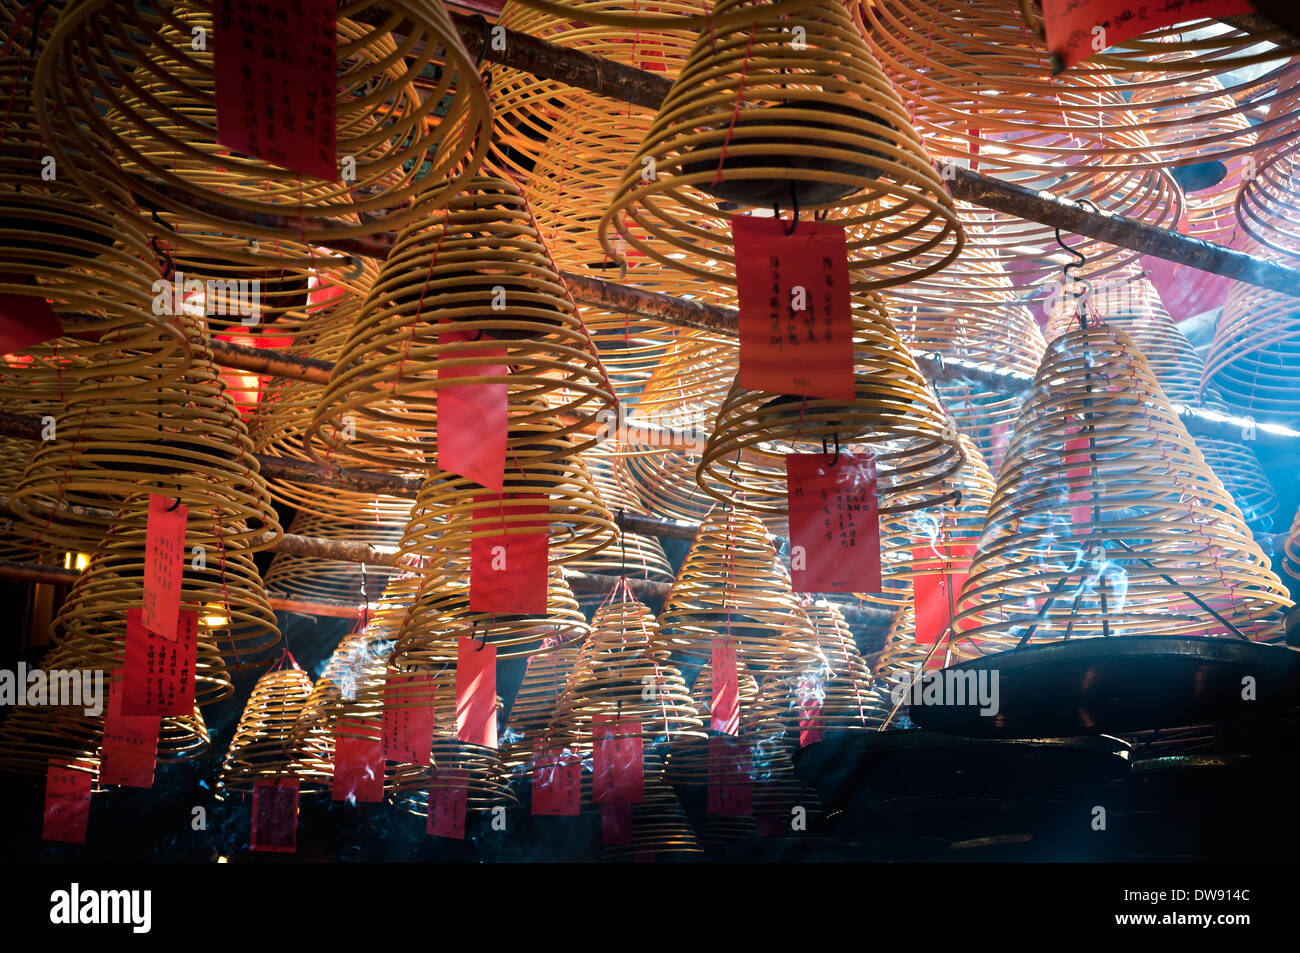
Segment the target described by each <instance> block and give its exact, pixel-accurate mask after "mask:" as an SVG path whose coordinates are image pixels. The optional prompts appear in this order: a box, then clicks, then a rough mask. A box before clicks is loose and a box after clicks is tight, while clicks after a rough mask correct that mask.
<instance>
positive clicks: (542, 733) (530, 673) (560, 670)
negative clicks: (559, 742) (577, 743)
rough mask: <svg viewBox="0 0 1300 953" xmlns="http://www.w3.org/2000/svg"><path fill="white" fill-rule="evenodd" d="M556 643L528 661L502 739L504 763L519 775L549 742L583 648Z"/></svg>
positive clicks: (569, 642)
mask: <svg viewBox="0 0 1300 953" xmlns="http://www.w3.org/2000/svg"><path fill="white" fill-rule="evenodd" d="M552 642H553V644H551V645H544V646H543V648H542V650H541V651H540V652H537V653H535V654H534V655H530V656H529V657H528V666H527V668H526V669H525V670H524V677H523V679H522V680H521V681H520V683H519V690H518V691H517V692H515V700H514V702H513V703H512V704H511V705H510V714H509V716H508V717H507V718H506V725H505V730H504V731H503V732H502V735H501V757H502V760H503V761H504V762H505V763H506V766H507V767H509V768H510V770H511V771H513V772H516V773H519V772H522V771H524V770H526V769H529V768H531V766H532V764H533V749H534V746H535V745H536V744H537V743H538V742H544V741H546V739H547V729H548V728H549V727H550V724H551V720H552V719H553V718H554V717H555V711H556V706H558V705H559V703H560V699H561V698H562V697H563V695H564V690H565V688H566V687H567V686H568V684H569V674H570V673H571V672H572V671H573V663H574V662H576V661H577V660H578V652H579V650H580V649H581V647H582V643H581V642H580V641H579V640H577V639H566V640H564V641H560V640H559V639H554V640H552Z"/></svg>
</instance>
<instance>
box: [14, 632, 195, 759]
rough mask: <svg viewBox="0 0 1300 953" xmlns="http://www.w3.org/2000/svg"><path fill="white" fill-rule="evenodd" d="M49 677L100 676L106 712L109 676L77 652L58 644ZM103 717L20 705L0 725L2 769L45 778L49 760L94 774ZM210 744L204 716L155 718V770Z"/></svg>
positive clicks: (48, 661)
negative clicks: (82, 767) (64, 673)
mask: <svg viewBox="0 0 1300 953" xmlns="http://www.w3.org/2000/svg"><path fill="white" fill-rule="evenodd" d="M41 667H42V669H44V670H45V671H46V672H47V673H48V672H54V671H78V670H79V671H78V674H80V675H82V676H83V677H85V676H87V675H89V676H90V677H93V675H94V673H96V672H102V674H103V676H104V680H103V692H102V695H101V698H100V704H101V705H102V706H103V708H104V712H107V710H108V693H109V691H110V690H111V688H110V682H111V673H110V672H107V671H103V669H102V668H101V667H100V666H99V665H98V664H96V663H93V662H91V661H90V660H87V659H83V658H81V657H80V656H78V655H77V654H76V653H74V652H71V651H69V650H67V649H66V648H62V647H59V646H56V647H55V648H53V649H52V650H51V651H50V652H49V653H48V654H47V655H46V656H45V657H44V658H43V659H42V660H41ZM104 722H105V714H104V713H100V714H98V715H87V714H86V713H85V706H84V705H83V706H82V707H77V706H75V705H74V706H71V707H66V706H60V705H18V706H15V707H14V709H13V710H12V711H11V712H9V714H8V715H7V716H6V717H5V719H4V721H3V722H0V770H4V771H10V772H14V773H17V774H25V775H32V776H39V777H44V776H45V772H46V770H47V768H48V766H49V761H50V759H51V758H59V759H60V760H65V761H70V762H71V761H75V762H78V763H80V764H83V765H85V766H86V767H87V769H93V770H95V771H98V767H99V764H100V761H101V760H102V747H101V746H102V744H103V738H104ZM210 744H211V741H210V738H209V736H208V729H207V725H206V724H205V723H204V721H203V715H202V714H201V713H200V712H199V709H198V708H197V707H196V708H195V709H194V713H193V714H192V715H164V716H161V717H160V719H159V726H158V748H157V761H158V765H159V767H164V766H166V765H168V764H174V763H177V762H180V761H188V760H190V759H193V758H198V757H202V756H203V755H206V754H207V753H208V749H209V747H210Z"/></svg>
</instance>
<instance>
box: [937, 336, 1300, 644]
mask: <svg viewBox="0 0 1300 953" xmlns="http://www.w3.org/2000/svg"><path fill="white" fill-rule="evenodd" d="M1072 497H1073V498H1072ZM1189 593H1190V594H1192V595H1195V596H1196V597H1198V598H1199V599H1201V600H1202V601H1203V602H1205V603H1206V604H1208V605H1210V606H1211V607H1213V608H1214V610H1215V611H1216V612H1217V613H1218V614H1219V615H1220V616H1221V617H1222V618H1223V619H1225V620H1226V621H1227V622H1228V623H1230V624H1231V625H1233V626H1235V627H1237V629H1239V630H1240V631H1241V633H1242V634H1244V635H1245V636H1246V637H1248V638H1251V639H1254V640H1257V641H1272V640H1275V639H1278V638H1280V637H1281V616H1282V613H1283V611H1284V610H1285V609H1286V608H1288V607H1289V606H1290V605H1291V600H1290V598H1289V597H1288V596H1287V594H1286V591H1285V589H1283V588H1282V586H1281V583H1280V582H1279V580H1278V578H1277V576H1276V575H1275V574H1274V573H1273V572H1272V571H1271V570H1270V569H1269V564H1268V560H1267V559H1266V558H1265V556H1264V554H1263V553H1262V552H1261V551H1260V549H1259V546H1258V544H1256V543H1255V541H1254V539H1253V538H1252V537H1251V535H1250V532H1249V531H1248V530H1247V529H1246V526H1245V522H1244V520H1243V518H1242V516H1241V512H1240V510H1238V509H1237V506H1236V504H1235V503H1234V502H1233V500H1232V498H1231V496H1230V495H1229V494H1228V492H1227V491H1226V490H1225V489H1224V488H1223V484H1222V483H1220V482H1219V480H1218V478H1217V477H1215V476H1214V474H1213V473H1212V472H1211V471H1210V469H1209V467H1208V466H1207V465H1206V463H1205V460H1204V457H1203V456H1202V455H1201V452H1200V450H1198V449H1197V447H1196V444H1195V442H1194V441H1193V440H1192V438H1191V437H1190V436H1189V435H1188V433H1187V430H1186V428H1185V427H1184V426H1183V424H1182V421H1181V420H1180V419H1179V417H1178V415H1177V413H1176V412H1175V411H1174V410H1173V408H1172V407H1171V406H1170V405H1169V402H1168V400H1167V399H1166V398H1165V396H1164V394H1163V393H1162V392H1161V390H1160V385H1159V384H1158V383H1157V382H1156V379H1155V376H1154V375H1153V374H1152V372H1151V368H1150V366H1149V365H1148V364H1147V362H1146V360H1145V358H1143V357H1142V354H1141V353H1140V352H1139V351H1138V349H1137V347H1136V346H1135V345H1134V344H1133V342H1132V341H1131V340H1130V339H1129V337H1128V336H1127V335H1126V334H1124V332H1122V331H1120V330H1118V329H1116V328H1113V327H1110V326H1107V325H1101V326H1097V327H1086V328H1078V329H1076V330H1074V331H1070V332H1068V333H1066V334H1063V335H1061V336H1060V337H1058V338H1056V340H1055V341H1053V342H1052V343H1051V344H1050V345H1049V346H1048V351H1047V357H1046V359H1045V360H1044V362H1043V366H1042V367H1041V368H1040V369H1039V372H1038V375H1037V377H1036V379H1035V382H1034V390H1033V393H1032V395H1031V396H1030V398H1029V400H1028V401H1027V402H1026V404H1025V407H1024V411H1023V415H1022V417H1021V419H1020V421H1019V422H1018V424H1017V426H1016V431H1015V434H1014V436H1013V437H1012V442H1011V448H1010V450H1009V452H1008V456H1007V461H1006V463H1005V464H1004V465H1003V468H1002V472H1001V474H1000V475H999V477H998V484H997V490H996V492H995V493H994V497H993V501H992V503H991V504H990V507H989V512H988V517H987V519H986V521H985V525H984V532H983V533H982V535H981V538H980V545H979V548H978V549H977V551H976V553H975V557H974V560H973V562H972V565H971V572H970V576H969V577H968V579H967V581H966V584H965V587H964V588H963V590H962V595H961V600H960V607H961V611H960V612H959V613H958V615H957V617H956V619H955V620H954V626H955V627H956V628H958V629H959V630H963V631H960V632H959V635H958V637H957V638H956V639H955V641H954V645H953V648H954V651H955V652H956V653H957V654H958V655H959V656H961V657H970V656H974V655H978V654H981V653H986V652H998V651H1004V650H1008V649H1014V648H1015V647H1016V646H1017V645H1019V644H1021V643H1022V642H1023V643H1024V644H1037V643H1041V642H1046V641H1054V640H1060V639H1064V638H1080V637H1090V636H1101V635H1119V636H1123V635H1157V634H1158V635H1184V636H1192V635H1224V634H1225V629H1226V626H1225V625H1223V624H1222V623H1221V622H1219V621H1218V620H1216V619H1215V618H1214V617H1213V616H1212V615H1211V614H1210V613H1208V612H1206V611H1205V610H1204V609H1203V608H1201V607H1200V606H1198V605H1197V604H1195V602H1194V601H1193V600H1192V599H1191V598H1190V597H1189V595H1188V594H1189ZM1031 628H1032V632H1031V631H1030V629H1031Z"/></svg>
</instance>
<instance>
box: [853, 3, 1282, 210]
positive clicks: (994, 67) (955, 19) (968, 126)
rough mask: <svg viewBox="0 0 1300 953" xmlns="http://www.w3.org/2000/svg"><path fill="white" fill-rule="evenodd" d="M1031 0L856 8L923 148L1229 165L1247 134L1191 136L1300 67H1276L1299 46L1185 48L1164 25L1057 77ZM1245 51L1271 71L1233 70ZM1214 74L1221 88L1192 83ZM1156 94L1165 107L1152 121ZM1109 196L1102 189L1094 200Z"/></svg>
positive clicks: (1235, 32) (986, 155)
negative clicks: (948, 140) (1037, 148)
mask: <svg viewBox="0 0 1300 953" xmlns="http://www.w3.org/2000/svg"><path fill="white" fill-rule="evenodd" d="M1024 6H1025V5H1023V4H1020V3H1019V2H1018V0H958V2H955V3H938V2H936V0H885V2H882V3H864V2H860V3H858V4H857V8H858V11H859V13H860V15H861V18H862V23H863V35H864V37H865V39H866V41H867V43H868V44H869V45H870V46H871V49H872V51H873V52H874V53H875V54H876V56H877V57H878V58H879V60H880V61H881V64H882V65H883V66H884V68H885V69H886V71H887V72H889V73H890V75H891V76H892V77H893V79H894V82H895V84H896V85H897V86H898V89H899V94H900V97H901V98H902V100H903V102H904V103H906V104H907V105H908V107H909V108H911V109H912V110H913V118H914V122H915V124H916V127H917V129H918V131H919V132H920V133H921V135H922V136H925V137H926V141H927V144H929V143H930V141H931V134H932V133H942V134H944V135H948V136H951V137H954V138H956V139H959V140H960V141H961V142H962V144H963V145H962V147H961V149H962V153H963V154H965V155H969V156H972V157H976V156H977V157H978V158H979V161H980V162H981V164H985V163H989V164H990V165H989V167H990V168H993V167H997V166H998V165H999V164H1002V165H1004V166H1006V165H1011V164H1013V163H1017V162H1024V161H1025V156H1026V155H1027V154H1029V153H1030V152H1031V151H1032V150H1031V149H1030V147H1031V146H1032V145H1033V144H1035V143H1039V142H1046V141H1053V143H1054V144H1053V149H1054V151H1055V152H1056V153H1057V155H1058V156H1059V157H1060V158H1062V159H1064V160H1065V161H1066V162H1067V163H1068V162H1072V161H1074V159H1075V158H1076V157H1083V158H1084V159H1085V160H1086V161H1089V162H1093V163H1099V164H1102V165H1111V166H1114V167H1118V168H1134V169H1138V168H1146V169H1156V168H1163V167H1166V166H1168V165H1170V164H1174V163H1180V162H1184V161H1205V160H1208V159H1224V158H1225V157H1227V156H1231V155H1234V154H1241V153H1244V152H1248V151H1250V150H1252V149H1253V148H1254V147H1255V145H1256V144H1255V142H1252V141H1251V139H1250V137H1248V136H1244V135H1242V134H1241V131H1240V130H1229V131H1228V132H1227V133H1226V134H1225V133H1224V132H1223V131H1222V130H1219V129H1217V128H1215V127H1214V126H1212V125H1206V126H1205V128H1206V129H1207V133H1208V132H1210V131H1211V130H1212V131H1213V132H1214V135H1207V136H1205V137H1204V138H1202V137H1201V136H1200V135H1199V134H1191V135H1189V134H1188V130H1189V129H1197V128H1198V127H1201V126H1202V125H1203V124H1211V123H1214V122H1216V121H1218V120H1220V119H1221V117H1222V116H1223V114H1224V111H1225V109H1230V110H1231V111H1240V112H1243V113H1247V112H1252V111H1254V110H1256V109H1261V108H1267V106H1268V104H1269V103H1270V102H1271V101H1272V99H1273V98H1274V97H1276V96H1277V84H1278V83H1284V84H1285V82H1286V79H1287V77H1289V76H1293V75H1295V74H1296V71H1297V67H1296V66H1293V65H1289V64H1287V63H1286V62H1280V61H1285V60H1287V59H1288V58H1290V57H1291V56H1293V55H1294V44H1293V43H1285V44H1283V45H1282V46H1277V47H1261V46H1256V45H1255V44H1256V43H1257V42H1258V41H1257V39H1256V38H1254V37H1252V36H1251V34H1250V33H1248V32H1246V31H1244V30H1239V29H1236V28H1227V27H1223V26H1220V27H1219V28H1218V30H1219V32H1218V34H1217V35H1214V36H1204V37H1203V38H1202V39H1200V40H1196V41H1190V42H1186V43H1179V42H1177V41H1176V37H1177V36H1178V34H1179V32H1180V31H1179V30H1178V29H1176V28H1169V29H1166V30H1163V31H1158V32H1156V33H1153V34H1149V35H1148V36H1147V37H1145V38H1143V39H1142V40H1129V41H1127V42H1126V43H1123V44H1119V45H1117V46H1116V47H1115V48H1114V49H1113V50H1112V51H1110V52H1108V53H1105V54H1102V55H1098V56H1092V57H1090V58H1089V59H1088V60H1087V61H1086V62H1083V63H1079V64H1076V65H1075V66H1073V67H1072V68H1071V69H1069V70H1067V71H1065V72H1064V73H1060V74H1056V75H1053V73H1052V70H1051V54H1050V53H1049V51H1048V49H1047V45H1046V43H1045V42H1044V41H1043V39H1041V35H1040V34H1038V33H1036V32H1035V31H1034V30H1031V29H1029V28H1027V26H1026V23H1025V20H1024V16H1023V14H1022V9H1023V8H1024ZM1200 22H1201V23H1202V24H1204V23H1206V22H1208V21H1200ZM1183 29H1184V30H1185V29H1186V26H1185V25H1184V27H1183ZM1242 52H1248V53H1249V58H1251V59H1254V60H1255V61H1256V62H1260V63H1262V62H1265V61H1273V62H1274V63H1275V65H1273V66H1272V67H1271V68H1270V69H1268V70H1266V71H1264V72H1263V75H1260V73H1261V71H1260V70H1258V69H1256V70H1250V71H1247V72H1245V73H1241V74H1234V73H1233V72H1232V71H1233V70H1235V69H1237V68H1238V67H1239V66H1240V65H1242V63H1243V62H1244V61H1242V60H1240V59H1237V54H1239V53H1242ZM1234 60H1236V65H1233V64H1234ZM1190 74H1194V75H1190ZM1210 77H1214V78H1219V79H1221V80H1222V82H1223V85H1220V86H1217V87H1216V86H1212V85H1209V84H1205V85H1200V84H1198V85H1195V86H1191V85H1187V81H1188V80H1202V81H1203V80H1205V79H1207V78H1210ZM1225 96H1227V97H1229V98H1230V100H1231V101H1232V102H1234V103H1235V104H1236V108H1235V109H1231V107H1228V106H1227V105H1226V104H1225V102H1224V99H1223V97H1225ZM1153 102H1162V103H1167V104H1168V107H1167V108H1166V109H1163V110H1161V112H1160V114H1158V115H1156V116H1152V115H1151V111H1150V106H1149V105H1148V104H1150V103H1153ZM1255 131H1256V134H1257V136H1258V137H1259V141H1260V142H1261V143H1262V142H1264V141H1268V140H1269V139H1274V138H1285V137H1286V136H1287V135H1288V134H1289V132H1288V130H1287V128H1286V125H1285V124H1284V123H1281V122H1274V123H1271V124H1269V125H1268V126H1267V127H1265V128H1259V127H1257V128H1256V130H1255ZM1008 146H1010V148H1008ZM1022 149H1023V150H1024V151H1023V152H1022ZM999 150H1001V151H999ZM1044 171H1047V169H1046V168H1044ZM1105 195H1106V193H1105V192H1101V191H1098V192H1097V193H1096V197H1097V200H1098V201H1099V202H1100V201H1101V200H1102V197H1103V196H1105Z"/></svg>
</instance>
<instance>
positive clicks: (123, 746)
mask: <svg viewBox="0 0 1300 953" xmlns="http://www.w3.org/2000/svg"><path fill="white" fill-rule="evenodd" d="M124 690H125V689H124V684H123V681H122V679H121V678H120V677H117V678H114V679H113V681H112V683H111V684H110V685H109V688H108V709H107V711H106V712H105V715H104V745H103V750H102V754H101V757H100V764H99V780H100V781H102V782H103V783H104V784H120V785H122V786H123V787H130V788H151V787H153V780H154V769H155V767H156V766H157V763H158V729H159V727H160V725H161V723H162V719H161V718H160V717H159V716H158V715H124V714H122V695H123V692H124Z"/></svg>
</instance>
